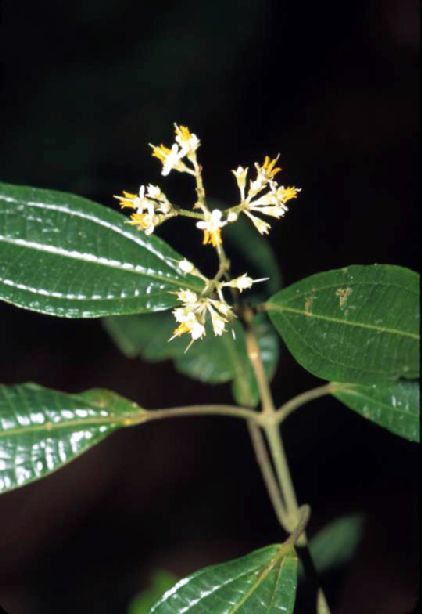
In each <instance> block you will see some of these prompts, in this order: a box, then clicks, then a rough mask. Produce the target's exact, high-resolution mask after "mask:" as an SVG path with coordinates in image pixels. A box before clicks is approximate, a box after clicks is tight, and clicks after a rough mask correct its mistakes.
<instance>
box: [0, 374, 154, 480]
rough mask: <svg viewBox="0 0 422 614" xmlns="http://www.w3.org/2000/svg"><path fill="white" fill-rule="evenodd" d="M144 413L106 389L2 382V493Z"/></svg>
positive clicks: (60, 464) (47, 471) (48, 470)
mask: <svg viewBox="0 0 422 614" xmlns="http://www.w3.org/2000/svg"><path fill="white" fill-rule="evenodd" d="M100 395H101V396H100ZM142 412H143V410H141V408H140V407H138V406H137V405H136V404H134V403H132V402H130V401H127V400H126V399H123V397H120V396H119V395H117V394H115V393H111V392H108V391H88V392H87V393H81V394H80V395H71V394H65V393H61V392H57V391H55V390H49V389H47V388H43V387H41V386H37V385H35V384H20V385H16V386H4V385H0V492H7V491H9V490H13V489H15V488H19V487H21V486H25V485H26V484H29V483H30V482H33V481H35V480H38V479H40V478H43V477H46V476H47V475H50V474H51V473H53V471H56V470H57V469H60V468H61V467H63V466H64V465H66V464H68V463H69V462H70V461H72V460H74V459H75V458H77V457H78V456H80V455H81V454H82V453H83V452H85V451H86V450H88V449H89V448H91V447H92V446H93V445H95V444H97V443H99V442H100V441H102V440H103V439H104V438H105V437H107V436H108V435H109V434H111V433H112V432H113V431H115V430H116V429H117V428H119V427H121V426H124V424H125V421H126V420H128V419H130V418H133V416H135V415H136V416H138V417H139V416H140V414H141V413H142Z"/></svg>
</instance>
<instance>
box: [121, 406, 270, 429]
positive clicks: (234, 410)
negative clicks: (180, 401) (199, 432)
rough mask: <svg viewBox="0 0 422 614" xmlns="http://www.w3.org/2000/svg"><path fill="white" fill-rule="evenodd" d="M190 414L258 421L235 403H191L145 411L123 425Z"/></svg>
mask: <svg viewBox="0 0 422 614" xmlns="http://www.w3.org/2000/svg"><path fill="white" fill-rule="evenodd" d="M192 416H225V417H229V418H241V419H242V420H248V421H251V422H254V423H255V422H257V423H259V422H260V416H259V414H257V413H256V412H254V411H252V410H250V409H246V408H245V407H238V406H237V405H191V406H189V407H173V408H170V409H155V410H152V411H146V412H143V413H142V414H140V415H139V416H137V417H134V418H130V417H128V418H127V419H125V420H124V426H135V425H137V424H144V423H146V422H154V421H156V420H164V419H167V418H188V417H192Z"/></svg>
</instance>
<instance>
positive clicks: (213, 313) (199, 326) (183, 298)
mask: <svg viewBox="0 0 422 614" xmlns="http://www.w3.org/2000/svg"><path fill="white" fill-rule="evenodd" d="M177 298H178V300H179V301H180V302H181V303H182V304H183V307H176V309H174V310H173V315H174V317H175V320H176V322H178V323H179V326H178V327H177V328H176V330H175V331H174V333H173V337H172V339H174V338H175V337H179V336H180V335H184V334H189V335H190V336H191V337H192V341H191V344H192V343H193V342H194V341H196V340H198V339H201V338H202V337H204V336H205V335H206V317H207V315H209V316H210V319H211V326H212V329H213V332H214V334H215V335H218V336H219V335H222V334H223V332H224V331H225V330H226V324H227V323H228V322H230V321H231V320H233V318H234V313H233V309H232V307H230V305H228V303H226V301H225V300H224V299H223V300H220V299H213V298H210V297H201V296H198V295H197V294H196V293H195V292H192V290H180V291H179V292H178V294H177ZM191 344H190V345H191ZM190 345H189V346H188V348H189V347H190Z"/></svg>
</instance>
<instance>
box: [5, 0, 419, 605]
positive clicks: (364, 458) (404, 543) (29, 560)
mask: <svg viewBox="0 0 422 614" xmlns="http://www.w3.org/2000/svg"><path fill="white" fill-rule="evenodd" d="M1 19H2V24H1V33H0V41H1V42H0V45H1V57H2V85H1V87H2V96H1V101H0V107H1V120H0V121H1V144H0V158H1V170H0V179H1V180H3V181H6V182H10V183H21V184H28V185H34V186H40V187H50V188H56V189H61V190H69V191H72V192H76V193H79V194H82V195H86V196H89V197H91V198H93V199H94V200H96V201H98V202H102V203H104V204H106V205H112V203H113V200H112V194H113V193H117V192H119V191H121V189H122V188H126V189H133V190H136V189H137V187H138V186H139V184H140V183H147V182H149V181H152V182H153V183H157V182H159V166H158V163H157V161H153V160H151V158H150V153H149V149H148V147H147V143H148V142H154V143H158V142H161V141H164V142H169V141H170V140H171V131H172V123H173V122H174V121H177V122H180V123H186V124H188V125H189V126H190V127H191V128H192V130H193V131H194V132H196V133H197V134H198V135H199V136H200V137H201V139H202V142H203V147H202V149H201V160H202V162H203V164H204V166H205V178H206V184H207V188H208V191H209V192H210V193H212V194H214V195H215V196H216V197H218V198H221V199H223V200H225V201H227V202H231V200H232V199H233V198H235V197H236V190H235V187H234V182H233V177H231V175H230V173H229V172H228V171H229V169H231V168H235V167H236V166H237V165H238V164H244V165H246V164H251V163H252V162H253V161H255V160H260V159H262V156H263V155H264V154H265V153H269V154H276V153H277V152H281V154H282V162H283V164H282V165H283V167H284V169H285V171H284V177H283V180H284V181H285V183H293V184H296V185H300V186H302V187H303V194H302V196H301V197H300V199H299V200H298V201H295V202H294V203H293V204H292V205H291V207H290V212H289V214H288V216H286V218H284V219H283V220H282V221H281V222H280V223H279V224H276V225H275V226H274V227H273V230H272V233H271V237H270V240H271V243H272V245H273V246H274V248H275V250H276V253H277V256H278V258H279V260H280V263H281V266H282V268H283V273H284V279H285V282H286V283H291V282H293V281H295V280H298V279H300V278H301V277H304V276H307V275H310V274H312V273H314V272H317V271H319V270H324V269H327V268H335V267H340V266H344V265H347V264H351V263H373V262H381V263H397V264H401V265H404V266H408V267H411V268H416V267H417V263H416V256H417V247H416V245H417V241H416V236H417V234H416V226H417V217H418V212H417V204H416V203H417V201H416V190H417V171H416V169H417V166H416V153H417V145H416V133H417V129H418V126H417V115H416V108H417V102H418V82H417V77H416V74H417V52H418V47H419V39H418V3H417V2H416V0H378V1H377V0H366V1H365V0H360V1H359V0H355V2H353V3H351V2H338V1H334V0H329V1H326V2H322V3H316V2H311V1H309V2H306V1H304V0H289V1H287V0H243V1H240V0H232V1H230V2H227V1H224V0H212V1H208V0H203V1H198V0H181V1H179V2H174V1H170V0H162V1H161V2H156V3H152V2H142V1H139V0H138V1H136V0H73V2H68V1H65V0H63V1H59V0H56V1H53V0H52V1H48V0H46V1H42V0H38V1H37V2H32V1H27V2H25V1H19V0H3V2H2V3H1ZM180 179H181V178H180V177H179V178H177V177H176V178H172V177H170V178H169V179H168V184H167V185H169V186H170V188H169V189H170V190H173V193H174V194H176V195H178V196H179V197H182V198H184V197H185V196H186V195H187V194H188V192H187V189H186V184H185V181H184V178H182V180H180ZM172 228H173V229H175V228H177V230H176V232H175V233H174V234H175V236H174V237H173V238H174V239H175V240H176V243H178V244H179V245H181V246H183V244H184V241H185V239H184V237H183V236H182V235H181V234H180V233H181V230H180V228H181V227H180V226H178V225H174V226H173V227H172ZM176 233H178V235H177V236H176ZM166 236H168V235H166ZM192 247H193V244H190V245H187V249H192ZM0 335H1V339H2V341H1V350H0V379H1V381H2V382H3V383H7V384H12V383H18V382H22V381H28V380H29V381H37V382H40V383H41V384H43V385H46V386H51V387H54V388H57V389H61V390H65V391H79V390H82V389H87V388H90V387H94V386H95V387H97V386H105V387H108V388H111V389H114V390H116V391H118V392H120V393H121V394H123V395H126V396H128V397H130V398H133V399H134V400H136V401H138V402H139V403H140V404H142V405H144V406H146V407H148V408H153V407H166V406H170V405H171V404H172V403H173V401H174V402H175V403H177V404H183V403H192V402H196V401H204V402H207V401H213V402H214V401H215V402H224V401H228V400H229V399H230V396H229V395H230V393H229V389H228V387H227V388H226V387H224V386H221V387H210V388H202V387H201V386H199V385H198V384H197V383H194V382H192V381H190V380H186V379H184V378H182V377H181V376H178V375H177V374H175V373H174V371H173V369H172V367H171V365H170V364H164V365H162V366H159V367H156V366H151V365H148V364H143V363H141V362H140V361H129V360H126V359H124V358H123V357H122V356H120V355H119V353H118V351H117V350H116V349H115V348H114V347H113V345H112V343H111V341H110V340H109V339H108V338H107V336H106V334H105V332H104V331H103V330H102V328H101V324H100V323H99V322H97V321H64V320H57V319H52V318H48V317H45V316H41V315H36V314H32V313H28V312H25V311H19V310H17V309H15V308H13V307H11V306H8V305H5V304H2V305H0ZM315 383H316V382H315V380H314V379H313V378H311V376H309V375H307V374H306V373H305V372H304V371H303V370H302V369H301V368H300V367H298V366H297V365H295V364H294V362H293V360H292V359H291V357H290V356H289V355H288V353H287V351H284V353H283V357H282V360H281V365H280V370H279V374H278V375H277V377H276V380H275V384H274V391H275V395H276V399H277V400H278V401H280V402H281V401H283V400H286V399H288V398H289V397H290V396H292V395H293V394H296V393H298V392H300V391H302V390H304V389H306V388H307V387H309V386H312V385H314V384H315ZM285 436H286V439H287V448H288V453H289V456H290V458H291V464H292V468H293V473H294V476H295V482H296V485H297V488H298V492H299V498H300V500H301V501H302V502H308V503H310V504H311V506H312V508H313V519H312V526H311V528H312V530H313V531H315V530H317V529H318V528H319V527H320V526H322V525H323V524H324V523H325V522H328V521H329V520H331V519H333V518H334V517H335V516H336V515H338V514H345V513H349V512H354V511H359V512H363V513H364V514H365V515H366V519H367V520H366V529H365V535H364V539H363V542H362V544H361V547H360V549H359V551H358V552H357V554H356V556H355V558H354V560H353V561H352V562H351V564H350V565H349V566H348V567H347V569H345V570H344V571H343V572H341V573H338V574H336V575H335V577H331V578H330V577H329V578H327V589H328V593H329V595H330V597H331V599H332V602H333V603H334V605H335V607H334V611H335V612H339V613H341V614H352V613H354V614H355V613H356V612H359V613H360V614H366V613H368V614H370V613H371V614H405V613H406V612H411V611H412V610H413V608H414V606H415V602H416V577H417V551H416V541H417V540H416V537H415V535H416V532H417V520H416V519H417V498H416V469H415V466H416V454H417V452H416V446H414V445H413V444H410V443H407V442H406V441H404V440H401V439H399V438H397V437H394V436H393V435H391V434H389V433H388V432H386V431H383V430H382V429H380V428H378V427H376V426H375V425H373V424H371V423H369V422H367V421H365V420H362V419H361V418H360V417H358V416H357V415H355V414H354V413H353V412H351V411H349V410H347V409H346V408H344V407H343V406H341V405H340V404H339V403H338V402H336V401H334V400H330V399H324V400H321V401H318V402H315V403H313V404H312V405H311V406H309V407H307V408H306V409H303V410H301V412H299V413H298V414H297V415H295V416H293V417H292V418H291V419H290V420H289V421H288V423H287V424H286V427H285ZM280 538H281V535H280V531H279V528H278V526H277V522H276V520H275V518H274V514H273V512H272V510H271V507H270V504H269V503H268V501H267V498H266V494H265V491H264V488H263V485H262V482H261V478H260V476H259V473H258V470H257V468H256V466H255V463H254V460H253V456H252V453H251V450H250V446H249V441H248V437H247V434H246V432H245V428H244V426H243V424H241V423H238V422H237V421H232V420H229V419H227V420H223V419H221V420H219V419H208V418H203V419H196V420H193V419H192V420H187V419H185V420H180V421H175V422H171V423H170V422H168V423H161V424H153V425H148V426H147V427H141V428H137V429H135V430H133V431H127V432H121V433H118V434H116V435H114V436H112V437H111V438H110V439H109V440H107V441H106V442H105V443H103V444H101V445H100V446H98V447H97V448H96V449H94V450H92V451H90V452H89V453H87V454H86V455H85V456H83V457H82V458H80V459H79V460H77V461H76V462H75V463H73V464H71V465H70V466H68V467H66V468H64V469H63V470H61V471H60V472H58V473H56V474H55V475H53V476H51V477H50V478H48V479H46V480H43V481H40V482H39V483H35V484H33V485H31V486H29V487H26V488H24V489H22V490H19V491H17V492H14V493H10V494H8V495H5V496H4V497H2V498H1V500H0V603H1V604H3V605H4V607H6V609H7V610H8V611H10V614H50V613H51V614H53V613H54V614H57V613H58V612H60V613H61V614H70V613H72V612H81V613H82V614H97V613H98V614H100V613H101V614H123V613H124V612H125V608H126V605H127V603H128V602H129V600H130V599H131V598H132V597H133V595H134V594H135V593H136V592H137V591H138V590H141V589H142V588H143V587H145V585H146V584H147V583H148V580H149V577H150V573H151V571H152V570H154V569H157V568H164V569H167V570H169V571H172V572H174V573H175V574H177V575H179V576H181V575H184V574H187V573H190V572H192V571H193V570H195V569H196V568H198V567H200V566H204V565H206V564H210V563H214V562H219V561H223V560H225V559H228V558H231V557H236V556H240V555H242V554H244V553H246V552H247V551H249V550H251V549H253V548H257V547H260V546H263V545H266V544H268V543H271V542H274V541H277V540H279V539H280ZM307 611H310V610H309V607H308V606H307V605H306V604H305V602H304V603H303V604H302V605H301V607H300V612H301V614H306V612H307Z"/></svg>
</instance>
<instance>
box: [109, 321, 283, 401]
mask: <svg viewBox="0 0 422 614" xmlns="http://www.w3.org/2000/svg"><path fill="white" fill-rule="evenodd" d="M104 325H105V327H106V329H107V331H108V332H109V334H110V336H111V337H112V338H113V340H114V341H115V343H116V345H117V346H118V347H119V349H120V350H121V351H122V352H123V353H124V354H125V355H126V356H128V357H130V358H134V357H136V356H141V357H142V358H144V359H145V360H149V361H151V362H156V361H161V360H166V359H172V360H173V361H174V363H175V367H176V369H177V370H178V371H179V372H180V373H183V374H184V375H187V376H189V377H192V378H193V379H197V380H199V381H201V382H206V383H209V384H221V383H224V382H230V381H232V382H233V393H234V396H235V399H236V401H237V402H238V403H239V404H240V405H247V406H251V407H253V406H255V405H256V404H257V403H258V388H257V384H256V380H255V376H254V373H253V370H252V366H251V364H250V362H249V359H248V357H247V349H246V338H245V332H244V329H243V327H242V325H241V324H240V323H239V322H238V321H236V322H234V324H233V325H232V327H231V328H230V329H229V330H228V332H227V333H226V334H224V335H222V336H221V337H216V336H215V335H213V334H212V332H209V334H208V335H207V336H206V337H205V338H204V339H203V340H201V341H197V342H195V343H194V344H192V346H191V347H190V348H189V350H188V351H186V347H187V345H188V343H189V339H188V338H182V337H179V338H176V339H174V340H173V341H170V342H169V339H170V337H171V336H172V334H173V331H174V328H175V321H174V318H173V316H172V315H171V314H170V313H156V314H151V315H143V316H126V317H114V318H106V319H105V320H104ZM254 327H255V332H256V335H257V338H258V343H259V346H260V349H261V353H262V359H263V362H264V366H265V369H266V372H267V374H268V376H269V377H270V378H271V377H272V376H273V374H274V371H275V368H276V366H277V362H278V339H277V335H276V333H275V331H274V330H273V328H272V326H271V325H270V324H269V322H268V320H267V319H266V318H265V316H262V315H260V316H258V317H257V318H255V321H254Z"/></svg>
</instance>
